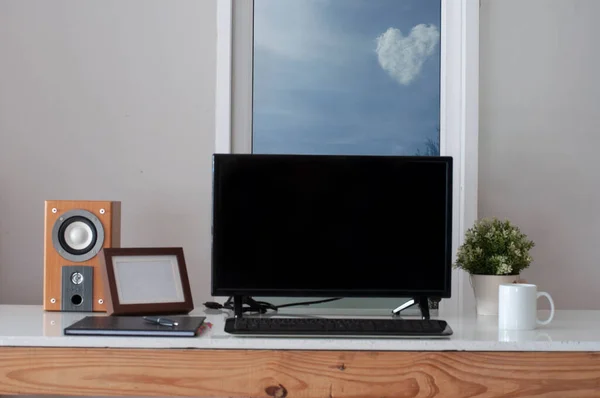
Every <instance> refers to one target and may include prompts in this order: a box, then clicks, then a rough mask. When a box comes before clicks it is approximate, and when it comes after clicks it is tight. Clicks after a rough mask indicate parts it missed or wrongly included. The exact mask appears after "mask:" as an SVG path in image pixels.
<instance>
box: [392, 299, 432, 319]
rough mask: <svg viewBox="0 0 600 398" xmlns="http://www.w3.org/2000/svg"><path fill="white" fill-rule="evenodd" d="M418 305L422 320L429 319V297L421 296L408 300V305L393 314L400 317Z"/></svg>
mask: <svg viewBox="0 0 600 398" xmlns="http://www.w3.org/2000/svg"><path fill="white" fill-rule="evenodd" d="M416 304H418V305H419V309H420V310H421V317H422V319H429V300H428V299H427V296H419V297H415V298H412V299H410V300H408V301H407V302H406V303H404V304H402V305H400V306H398V307H397V308H396V309H394V310H392V314H394V315H400V312H402V311H404V310H405V309H407V308H410V307H412V306H413V305H416Z"/></svg>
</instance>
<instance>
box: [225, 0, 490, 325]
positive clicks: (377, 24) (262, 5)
mask: <svg viewBox="0 0 600 398" xmlns="http://www.w3.org/2000/svg"><path fill="white" fill-rule="evenodd" d="M217 4H218V10H217V23H218V31H217V34H218V44H217V99H216V101H217V102H216V104H217V110H216V137H215V138H216V149H215V150H216V152H246V153H248V152H255V153H269V152H279V153H351V154H357V153H368V154H416V153H419V154H425V155H431V156H437V155H440V154H441V155H450V156H453V157H454V159H455V177H454V178H455V181H454V183H455V184H454V186H455V192H454V218H453V219H454V223H453V224H454V231H453V241H454V247H455V248H456V247H458V245H459V244H460V243H461V241H462V236H463V235H464V231H465V230H466V229H467V228H468V227H469V226H470V225H471V224H472V223H473V222H474V220H475V218H476V199H477V197H476V192H477V186H476V183H477V124H478V107H477V101H478V97H477V92H478V85H477V82H478V62H479V61H478V34H479V31H478V16H479V5H478V1H477V0H405V1H402V2H400V1H397V0H303V1H280V0H254V1H250V0H248V1H237V2H233V1H232V0H218V3H217ZM452 291H453V297H452V299H450V300H444V301H442V306H441V310H442V311H447V313H451V312H454V311H459V310H461V309H463V308H466V307H468V306H470V305H472V298H471V297H469V293H470V290H469V289H468V279H466V276H465V275H464V274H463V273H462V272H460V271H455V272H454V274H453V285H452ZM388 306H389V305H388Z"/></svg>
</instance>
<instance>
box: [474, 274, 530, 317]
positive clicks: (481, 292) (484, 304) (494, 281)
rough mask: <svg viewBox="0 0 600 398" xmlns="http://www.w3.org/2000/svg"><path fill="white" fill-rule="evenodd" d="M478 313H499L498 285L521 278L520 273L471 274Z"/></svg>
mask: <svg viewBox="0 0 600 398" xmlns="http://www.w3.org/2000/svg"><path fill="white" fill-rule="evenodd" d="M470 278H471V285H472V286H473V292H474V293H475V302H476V304H477V315H498V289H499V288H498V287H499V286H500V285H501V284H503V283H513V282H517V281H518V280H519V275H471V276H470Z"/></svg>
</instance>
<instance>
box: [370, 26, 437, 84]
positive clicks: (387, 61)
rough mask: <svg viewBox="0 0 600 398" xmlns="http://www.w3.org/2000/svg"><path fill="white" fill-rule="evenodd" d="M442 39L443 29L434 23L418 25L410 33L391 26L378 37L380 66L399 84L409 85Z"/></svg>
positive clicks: (377, 51)
mask: <svg viewBox="0 0 600 398" xmlns="http://www.w3.org/2000/svg"><path fill="white" fill-rule="evenodd" d="M439 40H440V32H439V31H438V28H437V27H436V26H434V25H425V24H420V25H417V26H415V27H413V28H412V29H411V31H410V34H409V35H408V36H404V35H403V34H402V32H401V31H400V30H399V29H396V28H389V29H388V30H387V31H386V32H385V33H383V34H382V35H381V36H379V37H378V38H377V49H376V50H375V51H376V53H377V59H378V61H379V65H380V66H381V68H383V70H384V71H386V72H387V73H388V74H389V75H390V76H391V77H392V78H393V79H394V80H396V81H397V82H398V83H400V84H403V85H408V84H410V83H411V82H412V81H413V80H414V79H415V78H416V77H417V76H418V75H419V73H420V72H421V69H422V67H423V64H424V63H425V61H426V60H427V58H428V57H430V56H431V55H432V54H433V51H434V50H435V47H436V45H437V43H438V42H439Z"/></svg>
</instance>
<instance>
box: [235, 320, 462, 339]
mask: <svg viewBox="0 0 600 398" xmlns="http://www.w3.org/2000/svg"><path fill="white" fill-rule="evenodd" d="M225 332H227V333H230V334H246V335H253V334H254V335H259V334H260V335H318V336H399V337H401V336H449V335H451V334H452V329H450V328H449V327H448V324H447V323H446V321H442V320H434V319H427V320H424V319H369V318H339V319H336V318H300V317H298V318H275V317H273V318H263V317H257V318H252V317H249V318H244V317H242V318H228V319H227V320H226V321H225Z"/></svg>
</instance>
